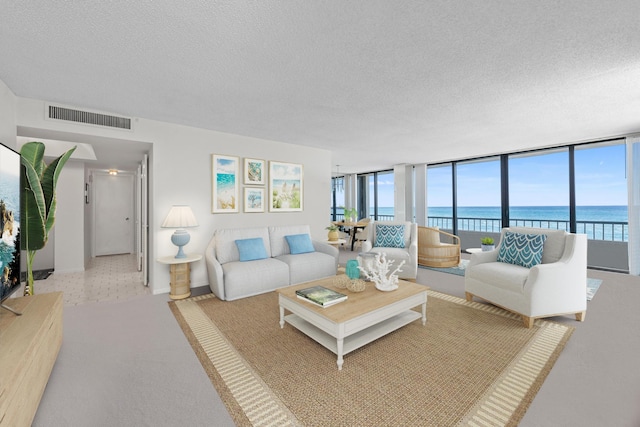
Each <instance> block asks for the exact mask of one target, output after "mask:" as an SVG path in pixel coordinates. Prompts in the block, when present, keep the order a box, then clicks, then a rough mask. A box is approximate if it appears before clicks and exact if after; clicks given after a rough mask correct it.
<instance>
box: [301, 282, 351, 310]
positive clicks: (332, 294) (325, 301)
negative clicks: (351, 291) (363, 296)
mask: <svg viewBox="0 0 640 427" xmlns="http://www.w3.org/2000/svg"><path fill="white" fill-rule="evenodd" d="M296 295H297V296H298V298H300V299H303V300H305V301H308V302H310V303H312V304H315V305H317V306H319V307H329V306H330V305H334V304H337V303H339V302H342V301H344V300H346V299H347V296H346V295H345V294H341V293H340V292H336V291H334V290H332V289H328V288H325V287H324V286H312V287H310V288H305V289H300V290H298V291H296Z"/></svg>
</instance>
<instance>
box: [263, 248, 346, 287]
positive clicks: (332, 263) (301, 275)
mask: <svg viewBox="0 0 640 427" xmlns="http://www.w3.org/2000/svg"><path fill="white" fill-rule="evenodd" d="M275 259H277V260H278V261H282V262H283V263H285V264H287V265H288V266H289V283H291V284H292V285H295V284H297V283H302V282H308V281H310V280H317V279H321V278H323V277H329V276H335V274H336V259H335V257H333V256H331V255H327V254H325V253H322V252H310V253H306V254H297V255H289V254H287V255H281V256H279V257H277V258H275Z"/></svg>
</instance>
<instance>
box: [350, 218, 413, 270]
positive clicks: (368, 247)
mask: <svg viewBox="0 0 640 427" xmlns="http://www.w3.org/2000/svg"><path fill="white" fill-rule="evenodd" d="M378 225H380V226H383V227H384V226H389V225H390V226H399V225H400V226H404V236H403V243H404V247H402V248H398V247H389V246H378V245H377V243H378V242H377V241H376V235H377V231H378ZM366 229H367V240H365V241H363V242H362V251H363V252H375V253H383V252H384V253H385V254H386V255H387V259H388V260H395V261H396V262H395V263H394V264H393V265H394V268H395V267H397V266H398V265H399V264H400V262H401V261H404V262H405V264H404V265H403V266H402V271H400V272H398V277H399V278H400V279H405V280H406V279H410V280H415V278H416V276H417V275H418V226H417V224H415V223H411V222H409V221H373V220H372V221H370V222H369V225H368V226H367V228H366Z"/></svg>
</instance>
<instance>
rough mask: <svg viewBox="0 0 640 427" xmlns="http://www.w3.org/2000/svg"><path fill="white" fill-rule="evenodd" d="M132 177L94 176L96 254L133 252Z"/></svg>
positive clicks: (119, 175) (121, 175) (122, 175)
mask: <svg viewBox="0 0 640 427" xmlns="http://www.w3.org/2000/svg"><path fill="white" fill-rule="evenodd" d="M133 179H134V177H133V176H132V175H124V174H118V175H103V174H96V175H95V176H94V180H93V188H94V201H95V204H94V206H95V211H94V215H95V255H96V256H101V255H116V254H130V253H133V245H134V241H135V231H134V222H135V221H134V217H133V211H134V209H133V208H134V197H133V189H134V180H133Z"/></svg>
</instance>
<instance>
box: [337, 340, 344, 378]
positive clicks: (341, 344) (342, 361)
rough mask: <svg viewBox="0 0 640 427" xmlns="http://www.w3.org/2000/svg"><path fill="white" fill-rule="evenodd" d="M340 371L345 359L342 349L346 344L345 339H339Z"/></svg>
mask: <svg viewBox="0 0 640 427" xmlns="http://www.w3.org/2000/svg"><path fill="white" fill-rule="evenodd" d="M337 341H338V342H337V344H338V362H337V363H338V371H341V370H342V364H343V363H344V359H343V358H342V351H343V345H344V339H338V340H337Z"/></svg>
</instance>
